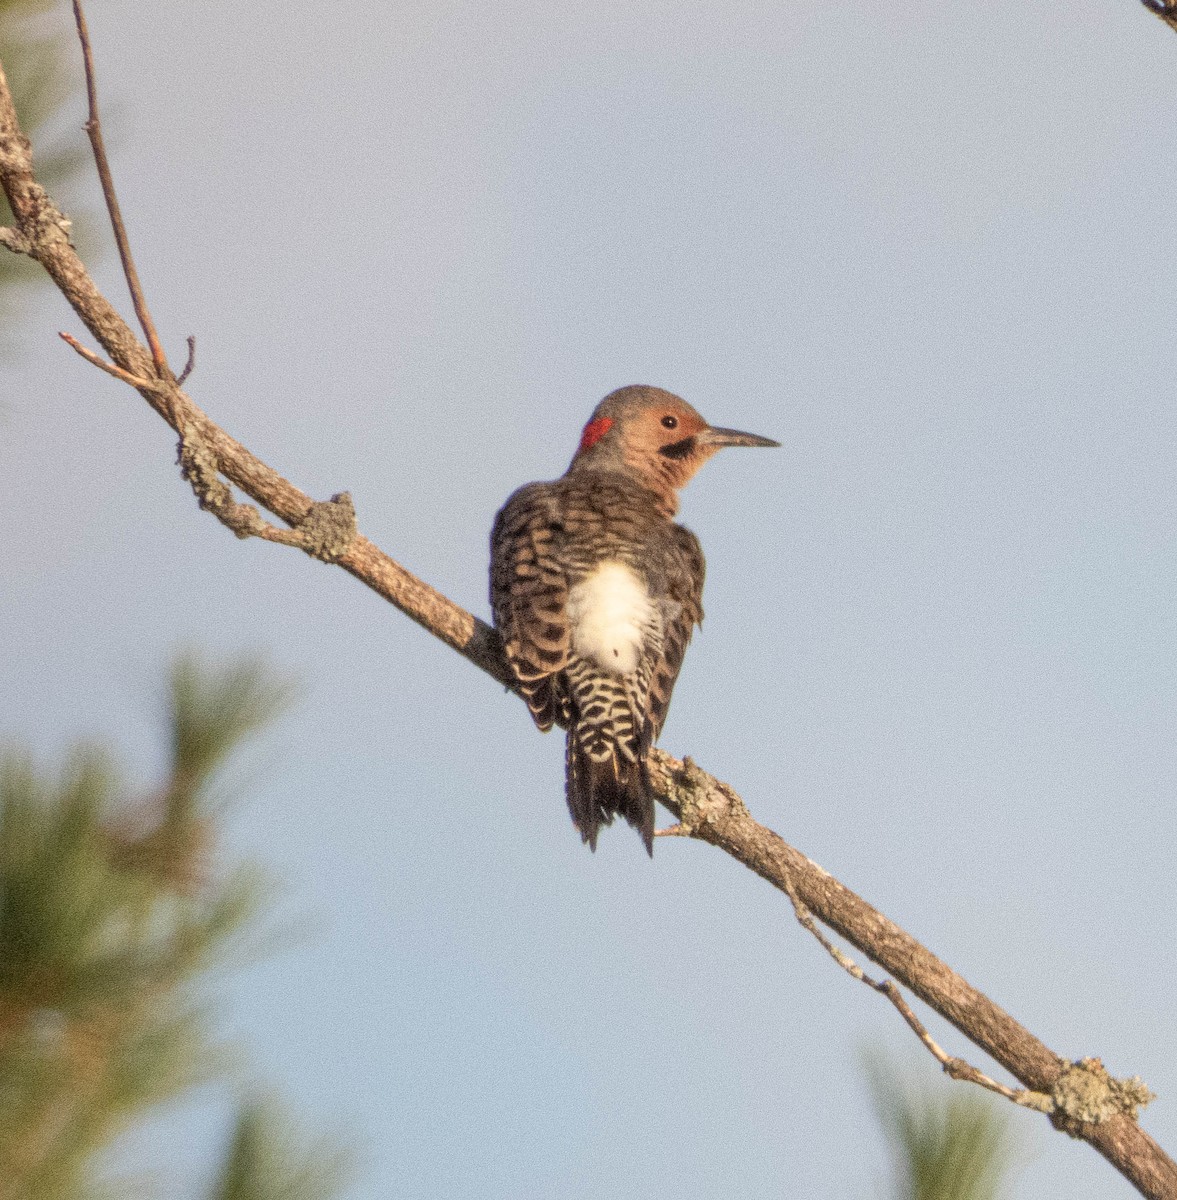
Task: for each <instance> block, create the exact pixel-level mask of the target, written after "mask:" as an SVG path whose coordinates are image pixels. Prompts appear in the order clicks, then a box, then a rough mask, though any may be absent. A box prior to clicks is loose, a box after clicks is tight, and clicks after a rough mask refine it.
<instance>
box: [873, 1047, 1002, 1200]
mask: <svg viewBox="0 0 1177 1200" xmlns="http://www.w3.org/2000/svg"><path fill="white" fill-rule="evenodd" d="M865 1065H866V1073H867V1078H868V1080H869V1082H870V1090H871V1094H872V1098H873V1100H874V1106H875V1112H876V1113H877V1115H878V1118H879V1123H880V1124H881V1126H882V1128H883V1131H884V1133H885V1134H886V1137H887V1141H888V1143H889V1144H890V1148H891V1157H892V1160H893V1163H894V1175H893V1183H892V1187H891V1195H892V1197H893V1198H894V1200H999V1197H1001V1196H1003V1195H1004V1194H1005V1193H1006V1189H1007V1187H1008V1185H1009V1183H1010V1180H1011V1177H1012V1174H1013V1171H1014V1169H1015V1167H1016V1166H1017V1165H1018V1162H1019V1161H1020V1159H1021V1157H1022V1151H1021V1149H1020V1145H1019V1142H1018V1139H1017V1138H1015V1136H1014V1134H1013V1130H1012V1127H1011V1124H1010V1118H1009V1113H1008V1111H1007V1109H1008V1105H1006V1107H1005V1108H1003V1107H1001V1106H1002V1105H1003V1104H1005V1103H1006V1102H1004V1101H999V1100H997V1099H996V1098H995V1097H993V1096H992V1095H990V1094H989V1093H986V1092H982V1091H981V1090H980V1089H979V1088H977V1087H975V1086H974V1085H972V1084H964V1083H958V1082H953V1081H949V1080H938V1079H929V1078H926V1077H925V1073H924V1072H921V1073H920V1077H919V1080H918V1082H917V1081H916V1080H915V1078H914V1076H913V1077H912V1078H910V1079H909V1078H905V1077H904V1076H903V1074H902V1073H901V1072H900V1071H899V1070H897V1069H896V1068H895V1067H894V1066H893V1065H892V1064H890V1063H889V1062H888V1061H887V1060H886V1059H884V1058H883V1057H882V1056H881V1055H879V1054H870V1055H868V1056H867V1057H866V1064H865ZM928 1074H930V1072H928Z"/></svg>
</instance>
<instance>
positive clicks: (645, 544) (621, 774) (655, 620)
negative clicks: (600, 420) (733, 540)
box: [491, 471, 705, 853]
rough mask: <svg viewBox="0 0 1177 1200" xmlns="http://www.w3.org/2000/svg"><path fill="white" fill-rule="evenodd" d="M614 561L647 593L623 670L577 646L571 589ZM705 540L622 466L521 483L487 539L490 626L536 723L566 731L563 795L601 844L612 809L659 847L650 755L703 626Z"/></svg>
mask: <svg viewBox="0 0 1177 1200" xmlns="http://www.w3.org/2000/svg"><path fill="white" fill-rule="evenodd" d="M605 563H618V564H621V565H622V566H623V567H625V568H627V569H628V570H629V571H631V572H632V573H633V575H634V577H636V579H637V580H639V581H640V583H641V586H642V587H643V588H644V590H645V594H646V595H647V596H648V598H649V606H648V608H649V612H648V619H647V621H646V623H645V624H644V625H643V626H642V629H641V638H640V646H639V652H638V655H637V661H636V666H634V668H633V669H632V670H630V671H629V672H628V673H624V674H620V673H617V672H616V671H609V670H605V669H603V668H602V666H601V664H600V662H599V661H595V660H594V659H592V658H591V657H588V656H585V655H583V654H580V653H578V652H577V650H576V648H575V644H574V643H575V638H574V631H573V629H572V626H571V621H570V616H569V594H570V592H571V591H572V590H573V589H574V588H575V587H576V586H577V584H579V583H581V582H583V581H584V580H586V579H587V578H589V577H590V576H591V575H592V573H593V572H594V571H596V570H597V569H598V568H600V567H601V565H602V564H605ZM704 569H705V567H704V560H703V554H702V550H701V549H700V547H699V543H698V540H697V539H696V538H695V536H694V534H692V533H691V532H690V531H689V530H687V529H685V528H683V527H682V526H681V525H676V524H674V522H673V521H672V520H671V519H670V518H669V517H668V516H667V515H666V514H665V512H664V511H663V509H662V507H661V506H660V505H659V503H658V498H657V496H655V495H654V494H653V493H651V492H650V491H649V490H647V489H646V488H644V487H642V486H641V485H640V484H639V483H637V482H635V481H634V480H633V479H632V478H630V477H629V476H627V475H625V474H624V473H621V472H612V471H601V472H586V471H581V472H579V473H576V474H572V475H568V476H565V477H564V478H563V479H558V480H555V481H553V482H551V483H535V484H529V485H527V486H526V487H524V488H520V489H519V491H517V492H516V493H515V494H514V495H513V496H512V497H511V498H510V499H509V500H508V501H507V503H506V504H505V505H504V506H503V508H502V509H501V510H500V512H499V514H498V516H497V517H496V519H495V525H494V529H493V531H492V534H491V606H492V609H493V611H494V618H495V625H496V626H497V628H498V630H499V632H500V634H501V635H502V638H503V646H504V649H505V651H506V655H507V659H508V661H509V663H510V664H511V668H512V670H513V672H514V674H515V677H516V679H517V680H518V681H519V687H520V691H521V692H522V693H523V695H524V697H525V698H526V700H527V704H528V708H529V709H530V711H531V714H532V717H533V719H534V720H535V723H536V725H538V726H539V728H540V729H543V730H547V729H550V728H551V727H552V725H553V724H555V723H557V722H559V723H560V724H562V725H565V726H567V729H568V738H567V751H566V796H567V801H568V807H569V811H570V813H571V815H572V819H573V821H574V823H575V824H576V826H577V828H578V829H579V830H580V833H581V836H582V838H583V839H584V841H586V842H587V843H588V844H589V845H590V846H591V847H593V848H594V849H595V848H596V842H597V835H598V833H599V831H600V829H601V827H602V826H603V825H608V824H611V823H612V820H613V818H614V816H621V817H624V818H625V820H626V821H628V822H629V824H631V825H632V826H634V827H635V828H636V829H637V830H638V831H639V833H640V834H641V836H642V840H643V842H644V843H645V845H646V848H647V850H649V851H650V852H651V853H653V835H654V799H653V795H652V792H651V788H650V782H649V777H648V774H647V769H646V755H647V753H648V751H649V749H650V747H651V746H652V745H653V743H654V741H655V739H656V738H657V736H658V734H659V733H660V731H661V729H662V725H663V723H664V722H665V720H666V714H667V710H668V708H669V705H670V697H671V693H672V691H673V689H674V683H675V680H676V679H677V678H678V673H679V669H680V667H681V666H682V660H683V655H684V654H685V652H686V647H687V644H688V642H689V641H690V638H691V634H692V632H693V630H694V626H695V625H697V624H699V623H700V622H701V621H702V617H703V611H702V602H701V597H702V590H703V576H704Z"/></svg>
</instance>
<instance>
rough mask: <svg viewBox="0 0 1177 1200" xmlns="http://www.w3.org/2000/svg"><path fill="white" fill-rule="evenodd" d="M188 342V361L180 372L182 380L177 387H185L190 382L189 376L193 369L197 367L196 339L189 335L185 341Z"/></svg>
mask: <svg viewBox="0 0 1177 1200" xmlns="http://www.w3.org/2000/svg"><path fill="white" fill-rule="evenodd" d="M185 340H186V341H187V342H188V361H187V362H186V363H185V364H184V369H183V370H182V371H181V372H180V378H179V379H177V380H176V386H177V387H183V386H184V384H185V383H186V382H187V380H188V376H189V375H191V374H192V368H193V367H194V366H196V339H195V338H194V337H193V336H192V335H191V334H189V335H188V337H187V338H186V339H185Z"/></svg>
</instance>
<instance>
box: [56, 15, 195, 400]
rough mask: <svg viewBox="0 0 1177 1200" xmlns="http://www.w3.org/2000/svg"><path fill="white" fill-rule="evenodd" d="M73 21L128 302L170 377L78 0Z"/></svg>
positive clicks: (89, 128)
mask: <svg viewBox="0 0 1177 1200" xmlns="http://www.w3.org/2000/svg"><path fill="white" fill-rule="evenodd" d="M73 4H74V21H75V22H76V23H77V26H78V39H79V41H80V42H81V43H82V61H83V63H84V64H85V68H86V98H87V101H88V102H89V107H90V117H89V120H87V122H86V125H85V130H86V133H87V134H88V135H89V138H90V145H91V146H92V147H93V149H94V165H95V166H96V167H97V168H98V178H99V180H100V181H101V182H102V194H103V196H104V197H105V198H106V208H107V211H108V212H109V213H110V224H111V226H112V228H113V229H114V239H115V241H116V242H117V243H118V248H119V258H121V259H122V262H123V274H124V275H125V276H126V279H127V288H128V289H129V290H130V293H131V303H132V304H134V306H135V315H136V316H137V317H138V318H139V325H140V326H141V327H142V329H143V335H144V337H146V338H147V345H148V347H149V348H150V350H151V358H152V361H153V362H154V363H155V373H156V375H158V376H159V378H160V379H170V378H171V377H172V371H171V368H170V367H169V366H168V360H167V356H166V355H165V354H164V352H163V346H162V345H160V341H159V336H158V334H157V333H156V332H155V322H154V321H153V320H152V319H151V312H150V310H149V309H148V307H147V301H146V300H145V299H144V298H143V287H142V285H141V284H140V283H139V272H138V271H136V270H135V260H134V259H133V258H132V257H131V243H130V241H129V240H128V239H127V229H126V226H125V225H124V224H123V214H122V211H121V210H120V209H119V201H118V196H117V195H116V194H115V190H114V176H113V175H111V173H110V162H109V161H108V159H107V157H106V144H105V142H104V141H103V139H102V122H101V121H100V120H99V117H98V88H97V85H96V84H95V82H94V56H93V54H92V53H91V51H90V33H89V30H88V29H87V28H86V16H85V14H84V13H83V12H82V4H81V0H73Z"/></svg>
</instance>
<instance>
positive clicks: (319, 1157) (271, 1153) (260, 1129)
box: [210, 1100, 351, 1200]
mask: <svg viewBox="0 0 1177 1200" xmlns="http://www.w3.org/2000/svg"><path fill="white" fill-rule="evenodd" d="M350 1168H351V1159H350V1155H348V1154H347V1153H346V1152H344V1151H341V1150H340V1149H339V1148H338V1147H337V1146H335V1145H334V1144H333V1143H332V1142H331V1141H329V1140H321V1141H320V1142H319V1143H318V1144H317V1145H316V1144H313V1143H312V1144H311V1145H310V1146H309V1147H308V1146H307V1145H306V1143H305V1139H303V1138H301V1137H300V1136H299V1135H298V1133H297V1132H291V1130H290V1122H289V1119H288V1117H287V1116H286V1114H285V1113H284V1112H283V1110H282V1107H281V1106H280V1105H279V1104H277V1103H276V1102H274V1101H266V1100H252V1101H248V1102H246V1103H245V1104H244V1105H243V1106H242V1108H241V1111H240V1113H239V1115H238V1119H237V1127H236V1129H234V1131H233V1137H232V1140H231V1142H230V1146H229V1153H228V1155H227V1156H226V1159H225V1165H224V1167H223V1169H222V1171H221V1175H220V1178H219V1179H218V1180H217V1183H216V1185H215V1187H214V1188H213V1192H212V1195H211V1197H210V1200H331V1198H332V1197H333V1196H335V1195H336V1194H337V1192H338V1189H339V1181H340V1179H341V1178H343V1177H345V1176H346V1175H348V1174H349V1173H350Z"/></svg>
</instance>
